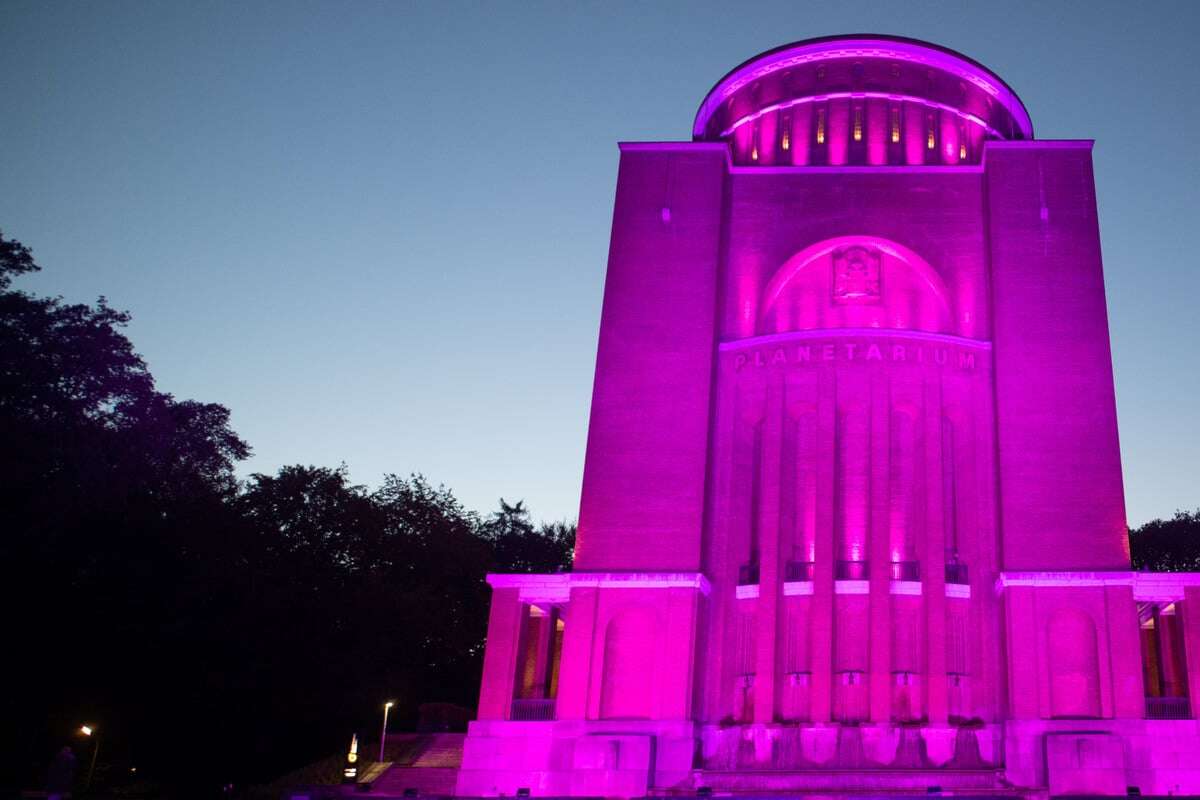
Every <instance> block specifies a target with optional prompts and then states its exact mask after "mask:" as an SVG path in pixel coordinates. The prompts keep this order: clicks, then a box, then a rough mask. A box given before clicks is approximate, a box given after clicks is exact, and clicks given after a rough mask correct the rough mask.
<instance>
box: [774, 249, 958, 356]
mask: <svg viewBox="0 0 1200 800" xmlns="http://www.w3.org/2000/svg"><path fill="white" fill-rule="evenodd" d="M948 298H949V294H948V292H947V289H946V285H945V282H944V281H943V280H942V278H941V276H939V275H938V274H937V272H936V271H935V270H934V269H933V268H932V267H930V266H929V264H928V263H926V262H925V260H924V259H922V258H921V257H920V256H918V255H917V254H916V253H914V252H912V251H911V250H909V249H908V248H906V247H904V246H903V245H900V244H897V243H896V242H891V241H888V240H886V239H880V238H877V237H872V236H840V237H837V238H835V239H827V240H825V241H823V242H819V243H817V244H815V245H812V246H811V247H806V248H805V249H804V250H802V251H800V252H799V253H797V254H796V255H794V256H792V257H791V258H790V259H788V260H787V262H786V263H784V265H783V266H782V267H780V268H779V270H778V271H777V272H776V273H775V275H774V276H773V277H772V278H771V280H770V282H769V283H768V285H767V289H766V292H765V295H764V297H763V300H762V304H761V306H760V307H761V308H762V314H761V316H760V317H759V324H758V333H759V334H770V333H787V332H790V331H803V330H817V329H828V328H885V329H892V330H915V331H927V332H931V333H956V331H953V330H951V314H950V304H949V299H948Z"/></svg>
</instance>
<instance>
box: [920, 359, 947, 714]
mask: <svg viewBox="0 0 1200 800" xmlns="http://www.w3.org/2000/svg"><path fill="white" fill-rule="evenodd" d="M924 392H925V403H924V407H925V425H924V428H925V437H924V438H925V448H924V450H925V502H926V506H925V540H924V543H923V544H924V546H923V548H922V551H921V577H922V594H923V600H924V606H925V642H926V647H927V648H928V649H927V650H926V651H925V685H926V703H925V710H926V713H927V714H928V715H929V721H930V722H931V723H934V724H939V723H944V722H946V718H947V714H946V574H945V563H946V541H945V504H944V502H943V491H942V481H943V463H942V459H943V458H944V457H945V453H943V452H942V391H941V381H940V378H932V379H927V380H926V382H925V388H924Z"/></svg>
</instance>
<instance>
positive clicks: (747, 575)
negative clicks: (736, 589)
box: [738, 564, 758, 586]
mask: <svg viewBox="0 0 1200 800" xmlns="http://www.w3.org/2000/svg"><path fill="white" fill-rule="evenodd" d="M755 583H758V564H742V565H741V566H740V567H738V586H749V585H750V584H755Z"/></svg>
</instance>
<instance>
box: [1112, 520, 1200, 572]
mask: <svg viewBox="0 0 1200 800" xmlns="http://www.w3.org/2000/svg"><path fill="white" fill-rule="evenodd" d="M1129 549H1130V551H1131V553H1132V556H1133V566H1134V568H1135V569H1140V570H1146V571H1149V572H1200V509H1197V510H1195V511H1192V512H1190V513H1189V512H1187V511H1176V512H1175V516H1173V517H1172V518H1171V519H1166V520H1163V519H1154V520H1151V521H1150V522H1147V523H1146V524H1145V525H1142V526H1141V527H1140V528H1135V529H1133V530H1131V531H1130V532H1129Z"/></svg>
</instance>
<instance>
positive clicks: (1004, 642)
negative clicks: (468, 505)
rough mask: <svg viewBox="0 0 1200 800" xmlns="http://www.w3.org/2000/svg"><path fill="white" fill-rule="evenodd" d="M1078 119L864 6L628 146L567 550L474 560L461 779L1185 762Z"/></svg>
mask: <svg viewBox="0 0 1200 800" xmlns="http://www.w3.org/2000/svg"><path fill="white" fill-rule="evenodd" d="M1091 148H1092V143H1091V141H1088V140H1069V141H1063V140H1054V141H1050V140H1039V139H1035V138H1034V134H1033V125H1032V122H1031V120H1030V117H1029V114H1028V113H1027V112H1026V110H1025V108H1024V106H1023V105H1022V104H1021V101H1020V99H1019V98H1018V97H1017V96H1016V94H1014V92H1013V90H1012V89H1011V88H1009V87H1008V85H1007V84H1005V83H1004V81H1003V80H1001V79H1000V78H999V77H997V76H996V75H995V74H993V73H992V72H991V71H989V70H988V69H987V68H985V67H983V66H981V65H980V64H978V63H976V62H974V61H972V60H971V59H969V58H967V57H965V56H963V55H960V54H958V53H955V52H952V51H950V50H946V49H944V48H941V47H937V46H934V45H931V44H927V43H923V42H918V41H913V40H908V39H900V38H894V37H884V36H846V37H833V38H826V39H813V40H808V41H804V42H799V43H797V44H793V45H788V46H786V47H782V48H779V49H776V50H772V51H770V52H767V53H764V54H762V55H760V56H757V57H755V58H753V59H751V60H750V61H748V62H746V63H745V64H743V65H741V66H739V67H737V68H736V69H734V70H733V71H732V72H730V73H729V74H728V75H727V76H725V77H724V78H722V79H721V80H720V81H719V82H718V83H717V84H716V86H715V87H714V88H713V89H712V91H710V92H709V94H708V95H707V96H706V97H705V98H704V100H703V102H702V103H701V105H700V109H699V112H698V114H697V116H696V119H695V122H694V125H693V127H692V136H691V139H690V140H689V141H680V142H634V143H623V144H622V145H621V147H620V149H621V159H620V170H619V174H618V180H617V192H616V203H615V209H614V213H613V225H612V241H611V250H610V253H609V260H608V276H607V282H606V285H605V290H604V306H603V313H602V320H601V326H600V336H599V350H598V355H597V363H596V375H595V386H594V393H593V399H592V409H591V420H590V427H589V432H588V443H587V459H586V465H585V470H584V480H583V494H582V502H581V509H580V519H579V539H578V546H577V550H576V559H575V568H574V571H573V572H571V573H569V574H556V575H492V576H490V578H489V581H490V583H491V585H492V587H493V600H492V609H491V618H490V623H489V629H488V639H487V651H486V657H485V663H484V676H483V686H482V689H481V692H480V701H479V714H478V717H479V718H478V720H476V721H475V722H472V723H471V726H470V731H469V734H468V736H467V739H466V745H465V750H464V754H463V762H462V768H461V770H460V772H459V775H458V793H459V794H460V795H473V796H480V795H485V796H486V795H515V794H518V793H524V792H523V791H522V790H528V793H529V794H531V795H533V796H539V795H557V796H567V795H582V796H610V797H611V796H620V797H641V796H645V795H652V794H673V793H674V794H695V793H698V792H699V793H708V792H710V791H711V792H712V793H714V794H723V793H734V794H748V793H773V794H775V795H780V794H787V793H823V794H831V793H837V792H843V791H844V792H863V791H871V792H875V793H887V792H907V793H913V792H917V793H926V792H929V791H931V790H934V791H941V792H946V793H952V792H961V791H968V790H971V791H974V792H977V793H979V792H982V793H986V794H989V795H997V794H1002V795H1015V796H1026V795H1044V794H1045V793H1046V792H1049V793H1050V794H1120V795H1124V794H1126V793H1127V792H1129V791H1131V787H1136V789H1137V790H1138V791H1140V792H1141V793H1143V794H1163V795H1165V794H1168V793H1192V794H1197V793H1200V728H1198V727H1197V726H1198V723H1197V722H1196V721H1195V719H1194V708H1193V703H1192V702H1191V701H1190V699H1189V698H1190V697H1191V696H1192V695H1193V694H1195V693H1200V576H1197V575H1186V574H1139V573H1135V572H1132V571H1131V569H1130V562H1129V550H1128V543H1127V532H1126V524H1125V509H1124V502H1123V490H1122V481H1121V460H1120V451H1119V447H1118V439H1117V419H1116V408H1115V403H1114V396H1113V378H1112V365H1111V356H1110V351H1109V336H1108V322H1107V315H1106V310H1105V297H1104V280H1103V274H1102V268H1101V255H1100V237H1099V229H1098V226H1097V216H1096V196H1095V184H1094V180H1093V176H1092V161H1091Z"/></svg>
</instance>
